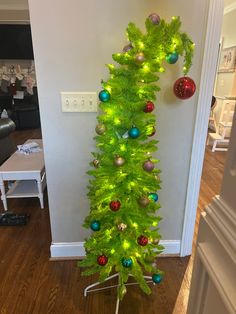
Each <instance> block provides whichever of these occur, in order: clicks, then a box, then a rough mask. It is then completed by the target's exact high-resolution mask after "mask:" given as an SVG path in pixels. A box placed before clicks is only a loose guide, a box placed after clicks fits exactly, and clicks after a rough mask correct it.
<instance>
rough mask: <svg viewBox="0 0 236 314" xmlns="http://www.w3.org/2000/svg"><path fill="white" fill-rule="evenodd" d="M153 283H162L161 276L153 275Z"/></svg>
mask: <svg viewBox="0 0 236 314" xmlns="http://www.w3.org/2000/svg"><path fill="white" fill-rule="evenodd" d="M152 281H153V282H155V283H160V282H161V281H162V276H161V274H153V275H152Z"/></svg>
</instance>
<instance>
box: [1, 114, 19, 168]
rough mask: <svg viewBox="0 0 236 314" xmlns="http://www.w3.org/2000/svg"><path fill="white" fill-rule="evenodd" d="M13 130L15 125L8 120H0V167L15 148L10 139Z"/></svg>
mask: <svg viewBox="0 0 236 314" xmlns="http://www.w3.org/2000/svg"><path fill="white" fill-rule="evenodd" d="M14 130H15V123H14V122H13V121H12V120H11V119H9V118H4V119H0V165H1V164H2V163H3V162H4V161H5V160H6V159H7V158H8V157H10V155H11V154H12V153H13V152H14V151H15V149H16V147H15V145H14V143H13V141H12V139H11V137H10V134H11V132H13V131H14Z"/></svg>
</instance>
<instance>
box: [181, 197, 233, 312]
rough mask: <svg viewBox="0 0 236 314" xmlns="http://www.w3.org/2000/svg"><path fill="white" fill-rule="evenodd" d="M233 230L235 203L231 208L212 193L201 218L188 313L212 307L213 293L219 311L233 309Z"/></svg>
mask: <svg viewBox="0 0 236 314" xmlns="http://www.w3.org/2000/svg"><path fill="white" fill-rule="evenodd" d="M235 230H236V213H235V206H234V208H232V207H230V206H229V205H228V203H227V202H226V201H225V200H224V199H223V198H222V197H221V196H215V197H214V199H213V201H212V202H211V204H209V205H208V206H207V207H206V212H205V213H202V215H201V219H200V225H199V234H198V241H197V247H196V255H195V261H194V266H193V274H192V283H191V289H190V296H189V304H188V310H187V313H188V314H201V313H205V312H206V311H205V310H204V308H205V306H208V305H213V307H214V297H212V295H214V296H215V297H216V298H217V304H218V305H219V304H220V305H221V307H224V310H222V309H221V313H227V314H231V313H236V299H235V289H236V284H235V265H236V233H235ZM214 291H216V292H217V293H216V292H214ZM210 294H211V297H209V298H207V296H208V295H210ZM207 313H213V311H211V312H207Z"/></svg>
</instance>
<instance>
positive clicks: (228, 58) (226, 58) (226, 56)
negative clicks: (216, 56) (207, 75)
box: [218, 46, 236, 72]
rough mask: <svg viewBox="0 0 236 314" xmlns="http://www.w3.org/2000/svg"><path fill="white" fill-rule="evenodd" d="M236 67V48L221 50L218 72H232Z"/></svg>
mask: <svg viewBox="0 0 236 314" xmlns="http://www.w3.org/2000/svg"><path fill="white" fill-rule="evenodd" d="M235 66H236V46H234V47H229V48H224V49H222V50H221V54H220V62H219V69H218V72H234V71H235Z"/></svg>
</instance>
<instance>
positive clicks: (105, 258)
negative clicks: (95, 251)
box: [97, 255, 108, 266]
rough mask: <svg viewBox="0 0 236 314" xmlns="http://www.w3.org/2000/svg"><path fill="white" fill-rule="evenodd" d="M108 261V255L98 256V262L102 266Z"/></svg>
mask: <svg viewBox="0 0 236 314" xmlns="http://www.w3.org/2000/svg"><path fill="white" fill-rule="evenodd" d="M107 262H108V258H107V257H106V255H100V256H98V258H97V263H98V265H100V266H105V265H106V264H107Z"/></svg>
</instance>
